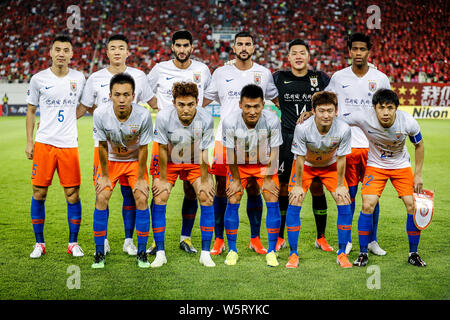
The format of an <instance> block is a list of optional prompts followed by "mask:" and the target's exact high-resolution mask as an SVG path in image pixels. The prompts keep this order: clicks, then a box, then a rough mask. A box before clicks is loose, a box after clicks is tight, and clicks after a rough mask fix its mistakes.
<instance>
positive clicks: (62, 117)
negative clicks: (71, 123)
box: [58, 109, 64, 122]
mask: <svg viewBox="0 0 450 320" xmlns="http://www.w3.org/2000/svg"><path fill="white" fill-rule="evenodd" d="M63 112H64V110H62V109H61V110H59V112H58V121H59V122H63V121H64V115H63Z"/></svg>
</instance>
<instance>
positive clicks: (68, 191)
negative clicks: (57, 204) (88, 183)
mask: <svg viewBox="0 0 450 320" xmlns="http://www.w3.org/2000/svg"><path fill="white" fill-rule="evenodd" d="M64 193H65V196H66V200H67V202H69V203H77V202H79V201H80V187H71V188H64Z"/></svg>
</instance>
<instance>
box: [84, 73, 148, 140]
mask: <svg viewBox="0 0 450 320" xmlns="http://www.w3.org/2000/svg"><path fill="white" fill-rule="evenodd" d="M124 73H128V74H129V75H130V76H132V77H133V79H134V84H135V89H134V94H135V97H134V100H133V102H134V103H138V102H145V103H147V102H148V101H149V100H150V99H151V98H152V97H153V93H152V91H151V89H150V86H149V84H148V81H147V77H146V76H145V73H144V72H143V71H141V70H139V69H136V68H132V67H127V68H126V69H125V71H124ZM113 76H114V74H112V73H111V72H109V71H108V68H103V69H101V70H99V71H97V72H94V73H93V74H91V76H90V77H89V78H88V80H87V81H86V86H85V89H84V91H83V95H82V97H81V103H82V104H83V105H85V106H86V107H89V108H90V107H92V106H93V105H94V104H95V105H96V106H97V109H96V110H95V111H94V113H95V112H97V110H98V109H101V108H105V107H107V106H109V107H112V102H111V100H110V98H109V94H110V89H109V83H110V81H111V79H112V77H113ZM95 146H96V147H97V146H98V141H95Z"/></svg>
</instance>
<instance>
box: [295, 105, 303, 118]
mask: <svg viewBox="0 0 450 320" xmlns="http://www.w3.org/2000/svg"><path fill="white" fill-rule="evenodd" d="M295 110H296V111H297V116H299V115H300V114H302V113H303V112H305V111H306V104H305V105H303V109H302V110H301V111H300V113H299V112H298V103H296V104H295Z"/></svg>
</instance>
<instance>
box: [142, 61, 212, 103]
mask: <svg viewBox="0 0 450 320" xmlns="http://www.w3.org/2000/svg"><path fill="white" fill-rule="evenodd" d="M191 62H192V63H191V65H190V66H189V67H187V68H186V69H180V68H178V67H177V66H176V65H175V64H174V63H173V60H169V61H164V62H160V63H157V64H156V65H155V66H154V67H153V68H152V70H150V72H149V74H148V75H147V78H148V82H149V85H150V88H151V90H152V92H153V93H154V94H156V98H157V101H158V109H159V110H163V109H166V108H169V107H172V106H173V102H172V100H173V95H172V86H173V84H174V83H175V82H181V81H185V82H193V83H195V84H196V85H197V88H198V106H200V107H201V106H202V105H203V92H204V90H205V89H206V88H207V87H208V85H209V82H210V80H211V72H210V71H209V68H208V66H207V65H206V64H204V63H202V62H199V61H196V60H192V59H191Z"/></svg>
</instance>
